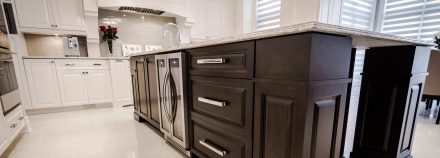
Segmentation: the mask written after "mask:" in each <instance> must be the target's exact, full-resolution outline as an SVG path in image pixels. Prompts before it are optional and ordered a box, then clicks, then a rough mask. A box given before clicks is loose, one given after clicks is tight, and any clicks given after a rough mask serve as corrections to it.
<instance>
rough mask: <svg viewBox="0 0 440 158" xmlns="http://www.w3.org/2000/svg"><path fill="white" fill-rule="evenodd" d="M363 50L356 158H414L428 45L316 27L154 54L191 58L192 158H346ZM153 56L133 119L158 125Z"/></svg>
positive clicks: (140, 71)
mask: <svg viewBox="0 0 440 158" xmlns="http://www.w3.org/2000/svg"><path fill="white" fill-rule="evenodd" d="M357 48H363V49H367V51H366V58H365V66H364V73H363V74H362V75H363V81H362V86H361V95H360V103H359V111H358V117H357V118H358V120H357V125H356V134H355V138H354V139H355V143H354V148H353V152H352V154H351V157H353V158H367V157H368V158H372V157H375V158H376V157H377V158H407V157H411V146H412V138H413V135H414V127H415V116H416V111H417V106H418V103H419V101H420V99H421V98H420V95H421V94H420V92H422V90H423V86H424V80H425V77H426V75H427V72H426V71H427V70H426V69H427V63H428V60H429V52H430V49H429V44H426V43H423V42H420V41H414V40H410V39H404V38H400V37H396V36H391V35H386V34H381V33H374V32H368V31H361V30H356V29H350V28H344V27H340V26H334V25H327V24H321V23H314V22H312V23H305V24H299V25H294V26H289V27H284V28H279V29H274V30H267V31H262V32H257V33H251V34H246V35H240V36H237V37H229V38H224V39H219V40H214V41H207V42H201V43H196V44H192V45H186V46H185V45H184V46H180V47H176V48H170V49H164V50H159V51H156V52H150V53H156V54H163V53H168V52H177V51H181V52H184V53H187V56H188V58H187V59H186V60H188V61H189V62H187V63H188V64H190V65H187V66H186V67H187V68H188V69H187V70H185V71H187V72H188V74H189V79H188V81H184V82H183V83H185V84H188V86H187V87H188V91H186V92H184V93H186V94H187V95H188V99H187V102H186V104H187V107H188V112H189V115H188V117H189V118H188V120H191V121H190V122H189V124H188V126H189V127H188V129H189V144H190V151H191V156H192V157H202V158H204V157H219V158H220V157H228V158H341V157H343V151H344V147H343V145H344V140H345V131H346V128H347V127H346V122H347V114H348V103H349V102H350V98H349V96H350V91H351V81H352V71H353V66H354V54H355V52H356V49H357ZM151 57H154V56H152V55H138V56H135V57H132V58H131V66H132V68H133V75H132V76H133V87H134V96H135V118H137V119H140V120H142V119H144V120H147V121H148V122H149V123H150V124H152V125H154V126H156V125H158V123H159V122H157V121H156V120H158V115H155V114H153V113H152V111H154V109H158V107H157V106H158V105H157V104H154V103H153V102H157V98H156V100H155V99H154V96H157V94H154V92H155V91H157V85H154V83H155V82H151V81H150V80H151V78H155V76H154V75H155V72H154V71H155V69H154V68H153V67H154V64H152V65H150V64H149V62H148V61H149V59H150V58H151ZM154 100H155V101H154Z"/></svg>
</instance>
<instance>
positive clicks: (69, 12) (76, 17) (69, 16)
mask: <svg viewBox="0 0 440 158" xmlns="http://www.w3.org/2000/svg"><path fill="white" fill-rule="evenodd" d="M52 6H53V7H52V8H53V10H54V14H53V17H54V21H55V27H56V28H57V29H63V30H84V29H85V28H84V9H83V3H82V1H81V0H52Z"/></svg>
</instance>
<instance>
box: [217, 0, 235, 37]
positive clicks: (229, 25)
mask: <svg viewBox="0 0 440 158" xmlns="http://www.w3.org/2000/svg"><path fill="white" fill-rule="evenodd" d="M237 16H238V15H237V14H236V13H235V0H223V1H222V4H221V33H222V34H221V36H222V37H226V36H232V35H235V19H236V17H237Z"/></svg>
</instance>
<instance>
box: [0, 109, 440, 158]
mask: <svg viewBox="0 0 440 158" xmlns="http://www.w3.org/2000/svg"><path fill="white" fill-rule="evenodd" d="M132 113H133V110H132V108H129V107H128V108H123V109H112V108H105V109H91V110H84V111H73V112H62V113H52V114H41V115H31V116H29V119H30V123H31V125H32V131H31V132H30V133H25V134H23V135H21V136H19V138H17V139H16V141H15V142H14V144H13V145H11V147H10V148H9V149H8V150H7V151H6V152H5V153H4V154H3V155H2V156H1V157H0V158H181V157H184V156H182V155H181V154H180V153H179V152H178V151H176V150H175V149H174V148H172V147H171V146H169V145H168V144H167V143H165V141H164V140H163V139H162V138H161V137H159V136H158V135H157V134H156V133H155V132H154V131H153V130H151V129H150V128H149V127H147V126H146V125H144V124H140V123H137V122H136V121H135V120H134V119H133V116H132ZM434 121H435V120H434V119H433V118H431V119H428V118H427V117H419V118H418V120H417V129H416V135H415V138H414V146H413V156H414V158H438V157H439V156H438V155H440V150H439V146H440V125H435V124H434Z"/></svg>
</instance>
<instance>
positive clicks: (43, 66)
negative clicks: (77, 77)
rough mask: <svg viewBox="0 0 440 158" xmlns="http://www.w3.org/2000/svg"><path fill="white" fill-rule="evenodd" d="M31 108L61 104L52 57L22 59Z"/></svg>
mask: <svg viewBox="0 0 440 158" xmlns="http://www.w3.org/2000/svg"><path fill="white" fill-rule="evenodd" d="M24 64H25V69H26V77H27V81H28V86H29V91H30V95H31V103H32V107H33V108H46V107H55V106H61V102H60V94H59V87H58V79H57V74H56V69H55V64H54V60H53V59H35V60H24Z"/></svg>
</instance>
